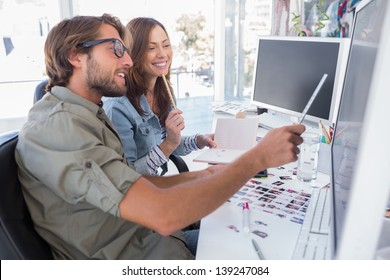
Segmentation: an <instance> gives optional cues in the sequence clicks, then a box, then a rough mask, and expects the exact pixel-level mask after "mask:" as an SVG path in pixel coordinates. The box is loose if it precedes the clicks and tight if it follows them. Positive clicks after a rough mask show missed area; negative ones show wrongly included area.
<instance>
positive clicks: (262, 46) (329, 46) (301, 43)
mask: <svg viewBox="0 0 390 280" xmlns="http://www.w3.org/2000/svg"><path fill="white" fill-rule="evenodd" d="M349 44H350V40H349V39H345V38H318V37H281V36H280V37H275V36H266V37H261V38H260V39H259V45H258V52H257V61H256V67H255V75H254V83H253V94H252V99H251V102H252V103H253V104H255V105H256V106H258V107H261V108H266V109H270V110H274V111H278V112H281V113H284V114H288V115H291V116H295V117H299V116H300V114H301V113H302V111H303V109H304V107H305V105H306V104H307V102H308V100H309V99H310V96H311V95H312V93H313V91H314V89H315V88H316V86H317V84H318V82H319V81H320V79H321V77H322V76H323V75H324V74H325V73H326V74H328V79H327V80H326V82H325V83H324V85H323V87H322V88H321V91H320V92H319V94H318V97H317V99H316V100H315V101H314V103H313V105H312V107H311V108H310V110H309V111H308V114H307V120H309V121H313V122H318V121H319V120H322V121H324V122H326V123H328V124H332V123H334V122H335V120H336V112H337V109H338V106H339V102H340V95H341V88H342V84H343V79H344V73H345V67H346V61H347V58H348V51H349Z"/></svg>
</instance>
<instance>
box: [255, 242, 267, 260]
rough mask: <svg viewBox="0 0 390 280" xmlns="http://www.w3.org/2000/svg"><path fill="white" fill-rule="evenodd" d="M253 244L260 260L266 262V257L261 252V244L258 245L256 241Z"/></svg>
mask: <svg viewBox="0 0 390 280" xmlns="http://www.w3.org/2000/svg"><path fill="white" fill-rule="evenodd" d="M252 244H253V247H255V251H256V253H257V255H258V256H259V259H260V260H265V258H264V255H263V253H262V252H261V250H260V246H259V244H257V242H256V240H254V239H252Z"/></svg>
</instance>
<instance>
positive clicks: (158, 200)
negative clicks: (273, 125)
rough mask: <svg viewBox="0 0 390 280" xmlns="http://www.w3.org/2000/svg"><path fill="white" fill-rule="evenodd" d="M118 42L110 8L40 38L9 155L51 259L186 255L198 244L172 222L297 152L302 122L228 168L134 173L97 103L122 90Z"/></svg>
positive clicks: (124, 68) (124, 40)
mask: <svg viewBox="0 0 390 280" xmlns="http://www.w3.org/2000/svg"><path fill="white" fill-rule="evenodd" d="M125 45H130V39H129V35H128V33H127V31H126V29H125V28H124V27H123V25H122V24H121V23H120V22H119V20H118V19H116V18H113V17H111V16H109V15H103V16H102V17H89V16H80V17H74V18H72V19H67V20H64V21H62V22H60V23H59V24H58V25H57V26H55V27H54V28H53V29H52V30H51V31H50V33H49V35H48V37H47V40H46V43H45V59H46V71H47V75H48V77H49V85H48V90H49V93H48V94H46V95H45V96H44V98H43V99H42V100H41V101H39V102H37V103H36V104H35V105H34V106H33V108H32V109H31V111H30V113H29V116H28V121H27V123H26V124H25V126H24V127H23V128H22V130H21V131H20V134H19V141H18V145H17V148H16V160H17V162H18V165H19V178H20V181H21V183H22V186H23V191H24V196H25V199H26V202H27V204H28V207H29V210H30V212H31V215H32V219H33V221H34V224H35V227H36V230H37V231H38V233H39V234H40V235H41V236H42V237H43V238H44V239H45V240H46V241H47V242H48V243H49V244H50V246H51V248H52V251H53V255H54V257H55V258H58V259H192V258H194V254H195V251H196V245H193V244H192V245H191V244H187V243H191V240H189V239H188V238H186V236H184V235H183V232H181V231H179V229H181V228H184V227H185V226H187V225H189V224H191V223H193V222H196V221H198V220H200V219H201V218H202V217H204V216H205V215H207V214H208V213H210V212H212V211H213V210H215V209H216V208H217V207H218V206H220V205H221V204H222V203H224V202H225V201H226V200H227V199H228V198H229V197H231V196H232V195H233V194H234V193H235V192H236V191H237V190H238V189H239V188H240V187H241V186H242V185H243V184H244V183H245V182H246V181H248V180H249V179H250V178H251V177H252V176H253V175H255V174H256V173H257V171H259V170H262V169H265V168H268V167H275V166H279V165H282V164H285V163H288V162H291V161H293V160H296V159H297V153H298V152H299V149H298V148H297V145H299V144H301V143H302V138H301V137H300V134H301V133H302V132H303V131H304V126H302V125H294V126H289V127H284V128H281V129H276V130H273V131H271V132H269V133H268V135H267V136H266V137H264V138H263V140H262V141H261V142H260V143H259V144H258V145H257V146H256V147H255V148H253V149H252V150H250V151H249V152H247V153H246V154H245V155H243V156H242V157H241V158H239V159H238V160H236V161H235V162H233V163H232V164H230V165H227V166H214V167H210V168H207V169H205V170H202V171H197V172H188V173H182V174H180V175H177V176H172V177H161V176H160V177H159V176H156V177H152V176H141V175H140V174H138V173H136V172H135V171H134V169H133V167H131V166H128V165H127V164H126V161H125V159H124V157H123V148H122V145H121V142H120V140H119V137H118V135H117V133H116V130H115V128H114V127H113V126H112V124H111V122H110V121H109V119H108V118H107V117H106V115H105V113H104V111H103V109H102V108H101V98H102V96H121V95H123V94H125V92H126V84H125V83H126V77H127V73H128V69H129V68H130V67H131V66H132V60H131V58H130V56H129V55H128V52H127V49H126V47H125ZM185 234H187V233H186V232H185ZM188 236H190V234H187V237H188ZM189 249H190V250H191V251H190V250H189Z"/></svg>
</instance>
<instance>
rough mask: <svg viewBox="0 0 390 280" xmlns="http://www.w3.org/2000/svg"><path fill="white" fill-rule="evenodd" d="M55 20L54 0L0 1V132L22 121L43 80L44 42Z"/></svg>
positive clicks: (18, 124) (56, 12) (14, 126)
mask: <svg viewBox="0 0 390 280" xmlns="http://www.w3.org/2000/svg"><path fill="white" fill-rule="evenodd" d="M59 18H60V13H59V8H58V3H57V2H56V1H52V0H30V1H27V0H26V1H17V0H0V26H1V29H0V65H1V67H0V133H3V132H6V131H10V130H17V129H20V127H21V126H22V125H23V123H24V122H25V120H26V116H27V112H28V110H29V109H30V107H31V105H32V101H33V92H34V89H35V86H36V84H37V83H38V82H39V81H41V80H42V79H43V78H44V71H45V70H44V60H43V44H44V40H45V38H46V35H47V33H48V31H49V30H50V28H51V27H52V26H53V25H54V24H55V23H56V22H58V21H59Z"/></svg>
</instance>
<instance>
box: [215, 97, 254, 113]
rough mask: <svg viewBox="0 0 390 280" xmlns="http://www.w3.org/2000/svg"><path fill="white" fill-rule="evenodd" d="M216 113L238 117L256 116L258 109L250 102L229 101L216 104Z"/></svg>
mask: <svg viewBox="0 0 390 280" xmlns="http://www.w3.org/2000/svg"><path fill="white" fill-rule="evenodd" d="M212 108H213V111H214V112H223V113H227V114H231V115H236V114H237V113H241V112H243V113H246V114H256V115H257V107H256V106H255V105H252V104H250V102H249V101H245V100H243V101H238V100H228V101H223V102H214V103H213V104H212Z"/></svg>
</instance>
